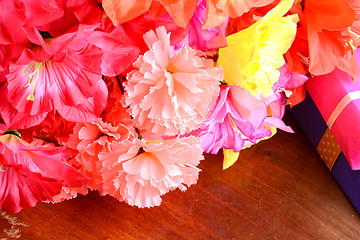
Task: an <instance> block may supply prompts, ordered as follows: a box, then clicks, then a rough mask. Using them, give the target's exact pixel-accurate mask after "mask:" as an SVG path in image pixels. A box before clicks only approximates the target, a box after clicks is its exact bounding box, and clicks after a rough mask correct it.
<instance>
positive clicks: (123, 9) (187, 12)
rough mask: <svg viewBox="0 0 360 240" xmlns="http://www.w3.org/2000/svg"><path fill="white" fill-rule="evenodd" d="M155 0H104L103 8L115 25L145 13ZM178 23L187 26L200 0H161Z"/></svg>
mask: <svg viewBox="0 0 360 240" xmlns="http://www.w3.org/2000/svg"><path fill="white" fill-rule="evenodd" d="M153 2H155V1H153V0H143V1H128V0H103V1H102V4H103V8H104V10H105V12H106V14H107V15H108V16H109V18H110V19H111V20H112V21H113V23H114V24H115V25H118V24H122V23H125V22H127V21H129V20H131V19H134V18H136V17H137V16H140V15H141V14H143V13H145V12H146V11H147V10H149V8H150V7H151V4H152V3H153ZM159 2H160V4H161V5H162V6H163V7H164V8H165V9H166V11H167V12H168V13H169V14H170V16H171V17H172V18H173V19H174V21H175V22H176V24H178V25H179V26H180V27H183V28H185V27H186V25H187V24H188V22H189V21H190V19H191V17H192V16H193V14H194V11H195V8H196V4H197V2H198V0H178V1H173V0H159Z"/></svg>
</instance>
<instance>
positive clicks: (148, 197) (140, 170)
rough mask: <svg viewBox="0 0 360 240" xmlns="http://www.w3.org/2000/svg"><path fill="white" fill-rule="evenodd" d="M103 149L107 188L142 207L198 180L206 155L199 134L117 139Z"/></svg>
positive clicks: (157, 201)
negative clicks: (196, 135)
mask: <svg viewBox="0 0 360 240" xmlns="http://www.w3.org/2000/svg"><path fill="white" fill-rule="evenodd" d="M110 147H111V151H110V152H108V153H100V155H99V158H100V160H101V161H102V164H103V167H104V169H103V177H104V180H105V183H104V190H105V193H108V194H110V195H112V196H115V197H116V198H118V199H119V200H125V201H126V202H127V203H129V204H130V205H135V206H138V207H152V206H158V205H160V203H161V195H163V194H165V193H167V192H169V191H171V190H174V189H176V188H179V189H180V190H182V191H184V190H186V189H187V187H188V186H190V185H192V184H195V183H196V181H197V178H198V173H199V171H200V169H198V168H197V167H196V166H197V165H198V164H199V162H200V160H202V159H203V158H204V157H203V155H202V148H201V143H200V139H199V138H196V137H193V136H191V137H187V138H175V139H169V140H158V141H147V142H146V141H144V140H139V139H135V140H133V141H122V142H113V143H112V144H111V146H110Z"/></svg>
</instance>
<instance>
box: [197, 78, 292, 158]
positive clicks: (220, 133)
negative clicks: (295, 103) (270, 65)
mask: <svg viewBox="0 0 360 240" xmlns="http://www.w3.org/2000/svg"><path fill="white" fill-rule="evenodd" d="M276 100H277V98H276ZM268 101H269V104H270V103H271V104H272V105H271V106H270V105H269V104H266V101H265V100H263V101H262V100H259V99H257V98H256V97H254V96H253V95H251V94H250V93H249V92H247V91H246V90H245V89H243V88H241V87H238V86H225V85H222V86H221V90H220V96H219V98H218V100H217V104H216V106H215V108H214V109H213V111H212V113H211V114H210V116H209V117H208V118H207V120H206V121H205V122H204V123H203V125H202V127H201V128H200V130H197V131H196V132H195V134H196V135H198V136H201V139H202V147H203V148H204V150H205V152H208V153H212V154H216V153H217V152H218V151H219V149H221V148H224V149H233V150H234V151H235V152H239V151H240V150H241V149H242V148H243V146H246V145H250V144H253V143H256V141H257V140H260V139H262V138H264V137H268V136H271V135H272V132H271V130H270V129H269V128H268V127H266V126H271V127H281V128H282V129H284V130H289V131H291V129H289V128H286V126H285V124H283V122H282V121H281V117H282V115H283V110H284V109H283V108H281V107H280V105H279V104H278V105H276V104H275V103H278V102H276V101H275V100H274V99H273V100H271V101H270V100H268ZM268 105H269V107H270V108H271V107H272V108H273V112H274V114H273V115H272V116H268ZM284 106H285V105H284Z"/></svg>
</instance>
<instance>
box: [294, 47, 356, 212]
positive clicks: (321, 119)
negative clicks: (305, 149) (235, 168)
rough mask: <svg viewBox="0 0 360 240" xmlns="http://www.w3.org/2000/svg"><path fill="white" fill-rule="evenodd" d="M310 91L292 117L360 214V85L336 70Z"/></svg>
mask: <svg viewBox="0 0 360 240" xmlns="http://www.w3.org/2000/svg"><path fill="white" fill-rule="evenodd" d="M358 55H359V54H357V59H358V61H359V56H358ZM306 89H307V96H306V98H305V100H304V101H303V102H302V103H300V104H298V105H296V106H294V107H292V108H291V109H290V113H291V114H292V116H293V117H294V119H295V120H296V121H297V122H298V123H299V125H300V127H301V128H302V130H303V132H304V133H305V135H306V136H307V137H308V139H309V140H310V142H311V144H312V145H313V146H314V148H316V150H317V152H318V153H319V155H320V157H321V158H322V160H323V161H324V162H325V164H326V165H327V167H328V168H329V170H330V171H331V174H332V175H333V176H334V177H335V179H336V180H337V182H338V183H339V185H340V186H341V187H342V189H343V190H344V192H345V194H346V195H347V196H348V198H349V199H350V201H351V202H352V204H353V205H354V207H355V209H356V210H357V212H359V213H360V171H359V169H360V148H359V140H358V139H360V138H359V137H360V81H358V80H357V79H355V80H354V79H351V77H350V76H349V75H348V74H347V73H345V72H342V71H341V70H339V69H336V70H334V71H333V72H331V73H329V74H326V75H322V76H317V77H313V78H311V79H310V80H309V81H308V82H307V83H306Z"/></svg>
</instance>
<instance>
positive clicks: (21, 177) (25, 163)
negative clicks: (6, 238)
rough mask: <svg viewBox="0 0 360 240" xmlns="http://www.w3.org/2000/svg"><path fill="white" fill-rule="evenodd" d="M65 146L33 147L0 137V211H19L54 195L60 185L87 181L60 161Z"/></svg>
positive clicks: (64, 155) (66, 154)
mask: <svg viewBox="0 0 360 240" xmlns="http://www.w3.org/2000/svg"><path fill="white" fill-rule="evenodd" d="M69 157H70V152H69V151H68V150H67V148H66V147H48V146H37V143H36V142H35V143H34V144H33V145H30V144H28V143H26V142H25V141H23V140H21V139H20V138H18V137H17V136H15V135H13V134H5V135H2V136H0V164H1V166H2V169H1V172H0V186H1V187H0V196H1V197H0V208H1V209H3V210H5V211H7V212H19V211H20V210H21V209H23V208H29V207H33V206H35V204H36V203H37V202H39V201H45V200H47V199H49V198H51V197H53V196H54V195H56V194H58V193H59V192H60V190H61V188H62V187H63V186H66V187H81V186H83V185H85V184H87V183H88V182H89V179H88V178H86V177H85V176H83V175H82V174H81V173H80V172H78V171H77V170H76V169H75V168H73V167H71V166H70V165H69V164H67V163H65V162H64V161H62V159H66V158H69Z"/></svg>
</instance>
